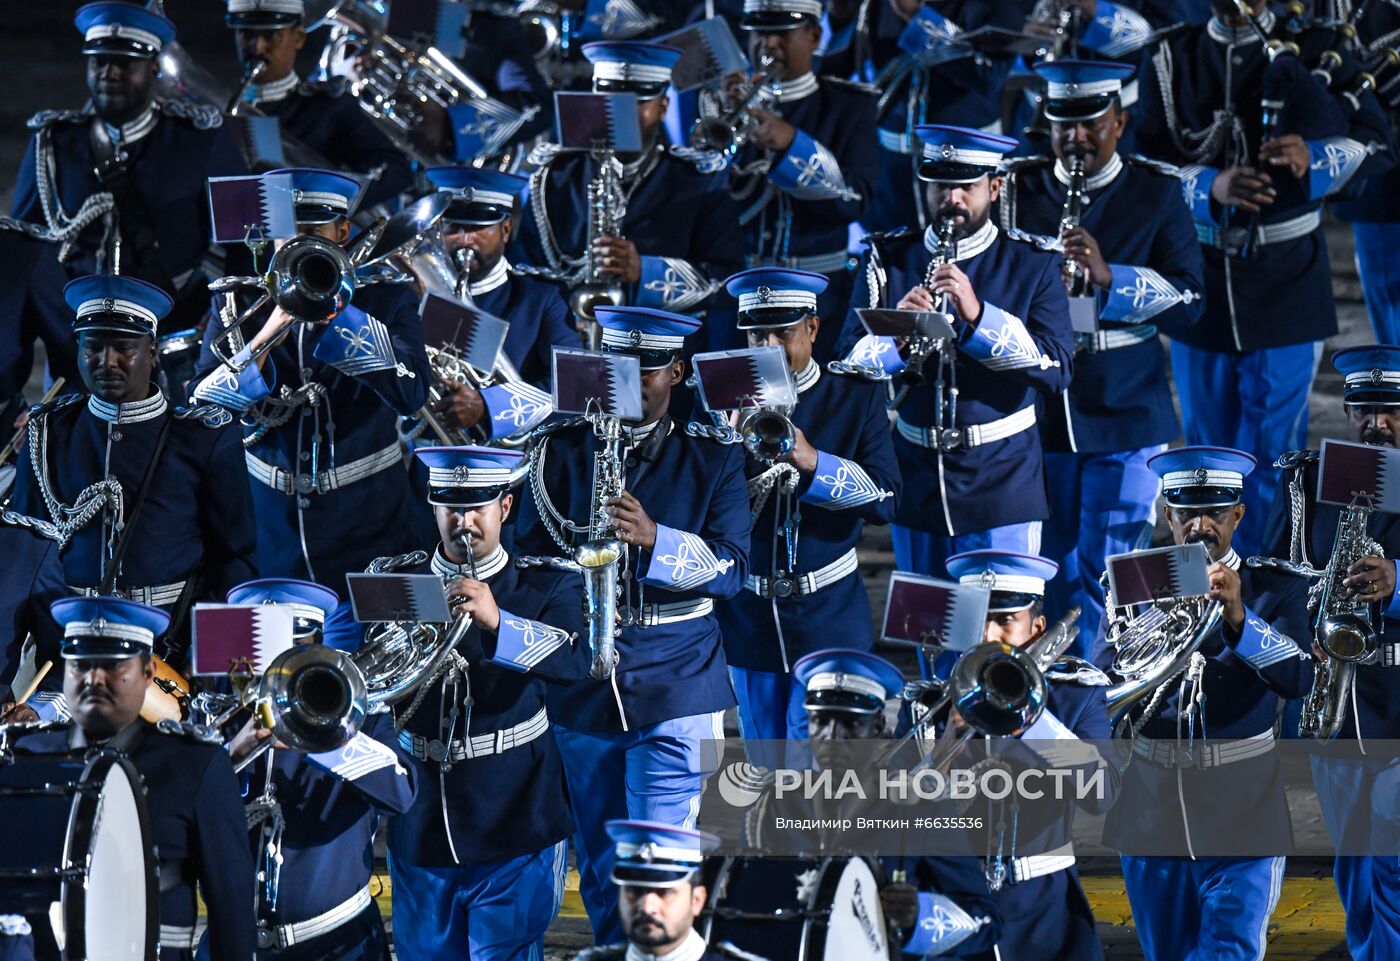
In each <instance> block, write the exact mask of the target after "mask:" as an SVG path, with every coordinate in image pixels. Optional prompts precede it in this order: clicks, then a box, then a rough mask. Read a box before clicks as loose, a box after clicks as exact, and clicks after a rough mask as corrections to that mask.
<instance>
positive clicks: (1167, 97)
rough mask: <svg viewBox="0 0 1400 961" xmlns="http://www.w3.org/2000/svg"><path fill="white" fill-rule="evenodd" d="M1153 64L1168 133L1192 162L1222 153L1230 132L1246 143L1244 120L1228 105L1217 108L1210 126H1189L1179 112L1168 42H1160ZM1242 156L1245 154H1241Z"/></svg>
mask: <svg viewBox="0 0 1400 961" xmlns="http://www.w3.org/2000/svg"><path fill="white" fill-rule="evenodd" d="M1152 66H1153V68H1154V69H1155V70H1156V71H1157V80H1158V83H1157V86H1158V87H1159V88H1160V92H1161V95H1162V110H1163V115H1164V119H1165V120H1166V124H1167V132H1168V133H1170V134H1171V138H1172V143H1173V144H1174V145H1175V146H1176V149H1177V150H1179V151H1180V152H1181V153H1182V155H1183V156H1185V157H1187V158H1188V159H1189V160H1190V161H1191V162H1193V163H1203V162H1205V161H1206V160H1208V159H1209V158H1212V157H1215V156H1217V155H1218V154H1219V153H1220V148H1221V147H1222V146H1223V145H1224V140H1225V137H1226V136H1227V135H1229V136H1231V137H1233V138H1234V139H1235V141H1236V142H1237V143H1240V144H1242V143H1243V142H1244V122H1243V121H1242V120H1240V118H1239V117H1237V116H1236V115H1235V112H1234V110H1232V109H1231V108H1230V107H1228V106H1227V107H1226V108H1225V109H1223V110H1217V111H1215V113H1214V115H1213V116H1212V119H1211V122H1210V126H1208V127H1206V129H1205V130H1203V131H1194V130H1188V129H1186V126H1185V125H1184V124H1182V123H1181V122H1180V120H1179V119H1178V118H1177V114H1176V94H1175V92H1174V91H1173V90H1172V74H1173V67H1172V56H1171V50H1170V49H1169V48H1168V47H1167V45H1166V44H1165V43H1164V44H1161V45H1159V46H1158V48H1157V52H1156V53H1154V54H1153V55H1152ZM1226 69H1227V70H1229V60H1228V59H1227V60H1226ZM1188 143H1194V144H1195V146H1187V144H1188ZM1241 155H1243V154H1242V153H1241Z"/></svg>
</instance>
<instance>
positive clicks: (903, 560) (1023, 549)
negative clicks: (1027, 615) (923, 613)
mask: <svg viewBox="0 0 1400 961" xmlns="http://www.w3.org/2000/svg"><path fill="white" fill-rule="evenodd" d="M1040 525H1041V522H1040V521H1028V522H1026V523H1024V524H1007V525H1005V526H1004V527H993V528H992V529H991V530H987V531H974V532H973V533H971V534H954V535H953V536H951V537H949V536H948V535H946V534H930V533H928V532H927V531H916V530H912V529H910V528H908V527H903V526H901V525H899V524H891V525H890V536H891V538H892V539H893V540H894V566H895V569H896V570H900V571H908V572H909V573H910V574H924V575H927V576H928V577H947V576H948V570H947V564H948V558H950V557H952V556H953V555H954V554H961V553H962V552H963V551H981V550H998V551H1017V552H1019V553H1022V554H1039V553H1040Z"/></svg>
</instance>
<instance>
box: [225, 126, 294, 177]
mask: <svg viewBox="0 0 1400 961" xmlns="http://www.w3.org/2000/svg"><path fill="white" fill-rule="evenodd" d="M224 124H225V125H226V126H227V127H228V128H229V130H230V131H231V132H232V133H233V135H234V137H235V138H236V139H237V140H238V145H239V146H240V147H242V148H243V157H244V159H245V160H247V161H248V169H249V170H276V169H278V168H280V167H286V166H289V164H288V163H287V153H286V151H285V150H284V149H283V147H282V127H281V125H280V123H279V122H278V120H277V118H276V117H259V116H253V115H251V114H248V115H244V114H240V115H239V116H236V117H225V118H224Z"/></svg>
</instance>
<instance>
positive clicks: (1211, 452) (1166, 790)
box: [1104, 447, 1312, 961]
mask: <svg viewBox="0 0 1400 961" xmlns="http://www.w3.org/2000/svg"><path fill="white" fill-rule="evenodd" d="M1148 466H1149V467H1150V468H1152V470H1153V471H1155V472H1156V473H1157V474H1158V476H1159V477H1161V479H1162V496H1163V499H1164V500H1165V501H1166V505H1165V507H1164V508H1163V511H1164V513H1165V516H1166V521H1167V524H1168V526H1169V527H1170V528H1171V532H1172V539H1173V540H1174V541H1175V542H1176V543H1177V544H1194V543H1200V544H1204V545H1205V547H1206V552H1207V554H1208V555H1209V558H1210V562H1211V564H1210V568H1209V572H1208V576H1209V578H1210V592H1209V595H1208V599H1209V600H1210V601H1211V602H1213V603H1216V604H1219V605H1220V612H1221V614H1220V620H1219V624H1218V626H1216V627H1214V628H1213V629H1210V630H1209V631H1206V632H1205V633H1204V636H1202V637H1201V638H1200V639H1199V645H1198V646H1197V647H1196V649H1195V650H1194V652H1193V653H1192V654H1191V656H1190V658H1189V660H1188V662H1187V664H1186V665H1185V667H1184V669H1180V670H1178V673H1177V674H1176V675H1174V676H1172V677H1165V678H1163V680H1162V683H1163V684H1164V685H1165V688H1164V689H1158V690H1157V692H1156V695H1155V696H1144V697H1143V700H1144V701H1146V702H1148V703H1147V705H1146V707H1142V708H1134V707H1129V708H1128V710H1129V711H1130V712H1131V713H1130V714H1128V715H1127V717H1128V719H1129V720H1130V721H1131V724H1132V733H1133V743H1132V753H1133V761H1132V763H1131V764H1130V765H1129V766H1128V768H1127V770H1126V771H1125V772H1124V774H1123V788H1122V793H1121V794H1120V795H1119V798H1118V801H1117V803H1116V804H1115V805H1114V806H1113V808H1112V809H1111V810H1110V811H1109V812H1108V818H1107V820H1106V822H1105V824H1104V840H1105V842H1106V843H1108V844H1110V845H1112V846H1113V847H1115V848H1117V849H1118V850H1120V851H1124V852H1125V853H1124V855H1123V857H1122V865H1123V877H1124V880H1125V882H1126V884H1127V888H1128V900H1129V903H1130V904H1131V905H1132V909H1133V919H1134V921H1135V923H1136V926H1137V933H1138V941H1139V942H1140V943H1141V945H1142V950H1143V954H1144V956H1145V957H1146V958H1147V959H1148V961H1179V959H1185V958H1192V957H1210V958H1217V957H1218V958H1242V959H1243V958H1255V957H1258V956H1259V955H1260V954H1261V953H1262V952H1263V951H1264V943H1263V937H1264V933H1265V930H1266V928H1267V925H1268V920H1269V915H1270V914H1271V913H1272V912H1273V909H1274V905H1275V904H1276V903H1277V899H1278V894H1279V886H1280V884H1281V883H1282V880H1283V862H1284V859H1283V858H1282V857H1278V856H1263V857H1259V856H1240V857H1222V856H1214V855H1207V854H1204V853H1203V854H1201V855H1196V854H1195V847H1193V845H1194V846H1198V847H1200V849H1201V850H1202V851H1208V850H1215V851H1217V852H1218V851H1221V850H1229V851H1232V852H1239V853H1240V854H1242V855H1245V854H1248V855H1253V854H1255V853H1256V852H1257V853H1258V854H1276V852H1277V851H1278V850H1279V847H1280V839H1285V840H1284V842H1283V843H1284V844H1285V845H1286V844H1288V843H1290V842H1291V837H1292V835H1291V828H1290V826H1289V818H1288V805H1287V801H1286V800H1285V797H1284V791H1283V779H1282V774H1281V772H1280V770H1279V762H1278V758H1277V756H1276V754H1275V753H1274V720H1275V716H1276V715H1277V713H1278V709H1279V699H1280V698H1290V697H1298V696H1300V695H1301V694H1303V692H1305V691H1306V690H1307V689H1308V686H1309V683H1310V682H1311V679H1312V668H1311V658H1310V657H1309V655H1308V653H1307V652H1306V651H1305V650H1304V649H1303V648H1301V647H1299V646H1298V645H1297V643H1295V642H1294V640H1293V638H1299V637H1306V636H1307V635H1308V621H1307V609H1306V605H1305V591H1304V590H1303V587H1302V583H1301V581H1300V580H1299V579H1297V578H1288V577H1285V576H1283V575H1279V574H1275V573H1272V572H1269V571H1258V570H1255V569H1253V568H1250V567H1246V566H1244V565H1242V564H1241V563H1240V556H1239V554H1237V553H1236V552H1235V549H1234V546H1233V541H1234V534H1235V530H1236V528H1237V527H1238V526H1239V524H1240V521H1241V520H1242V519H1243V518H1244V516H1245V507H1244V504H1242V503H1241V499H1242V497H1243V494H1244V490H1245V478H1246V477H1247V476H1248V474H1249V472H1250V471H1252V470H1253V469H1254V459H1253V458H1252V457H1250V456H1249V455H1248V454H1245V453H1243V452H1241V451H1232V450H1226V449H1223V448H1217V447H1182V448H1177V449H1174V450H1169V451H1166V452H1164V453H1161V454H1158V455H1156V456H1155V457H1153V458H1152V459H1151V460H1149V461H1148ZM1114 614H1115V611H1114V610H1113V609H1112V608H1110V610H1109V616H1110V617H1113V616H1114ZM1205 626H1206V625H1205V624H1202V625H1200V629H1201V630H1203V631H1204V630H1205ZM1119 643H1120V645H1121V644H1122V643H1124V642H1123V641H1122V640H1121V639H1120V641H1119ZM1177 678H1180V679H1179V680H1178V679H1177ZM1119 690H1120V687H1119V686H1118V685H1115V686H1114V687H1113V688H1110V691H1109V695H1108V696H1109V702H1110V704H1111V705H1112V704H1114V703H1115V700H1116V697H1117V695H1118V692H1119ZM1142 693H1143V694H1144V695H1152V691H1150V690H1147V691H1144V692H1142ZM1116 720H1117V719H1116V718H1115V723H1116ZM1124 723H1125V724H1126V723H1128V722H1127V721H1125V722H1124ZM1207 739H1208V740H1207ZM1222 769H1223V770H1222ZM1226 779H1228V784H1229V786H1230V791H1229V793H1228V795H1227V796H1228V797H1229V798H1230V803H1229V804H1228V805H1222V804H1221V803H1220V798H1221V796H1222V794H1221V786H1222V784H1223V783H1225V782H1226ZM1178 798H1181V799H1182V800H1180V801H1178V800H1177V799H1178ZM1193 802H1194V803H1193ZM1134 850H1138V851H1143V850H1150V851H1151V852H1153V853H1152V855H1151V856H1141V855H1138V854H1134V853H1132V852H1133V851H1134ZM1159 852H1170V853H1172V854H1174V855H1192V856H1190V857H1179V856H1174V857H1161V856H1157V854H1158V853H1159Z"/></svg>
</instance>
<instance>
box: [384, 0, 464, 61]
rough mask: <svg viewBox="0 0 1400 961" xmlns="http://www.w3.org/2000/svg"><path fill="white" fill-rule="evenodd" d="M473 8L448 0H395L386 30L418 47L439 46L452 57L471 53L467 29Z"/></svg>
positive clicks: (438, 47) (390, 10) (391, 6)
mask: <svg viewBox="0 0 1400 961" xmlns="http://www.w3.org/2000/svg"><path fill="white" fill-rule="evenodd" d="M470 13H471V10H470V8H469V7H468V6H467V5H466V4H465V3H452V2H447V0H394V2H393V3H392V4H391V5H390V7H389V20H388V24H387V26H386V27H385V32H386V33H388V34H389V35H390V36H394V37H400V38H402V39H404V40H406V41H408V43H409V44H410V45H411V46H414V47H420V48H421V47H429V46H431V47H436V48H437V49H438V50H439V51H441V52H442V53H444V54H446V55H447V56H448V57H456V58H461V57H462V56H464V55H465V54H466V52H467V38H466V36H465V34H463V32H462V31H463V29H464V28H465V27H466V25H467V17H468V16H469V15H470Z"/></svg>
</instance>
